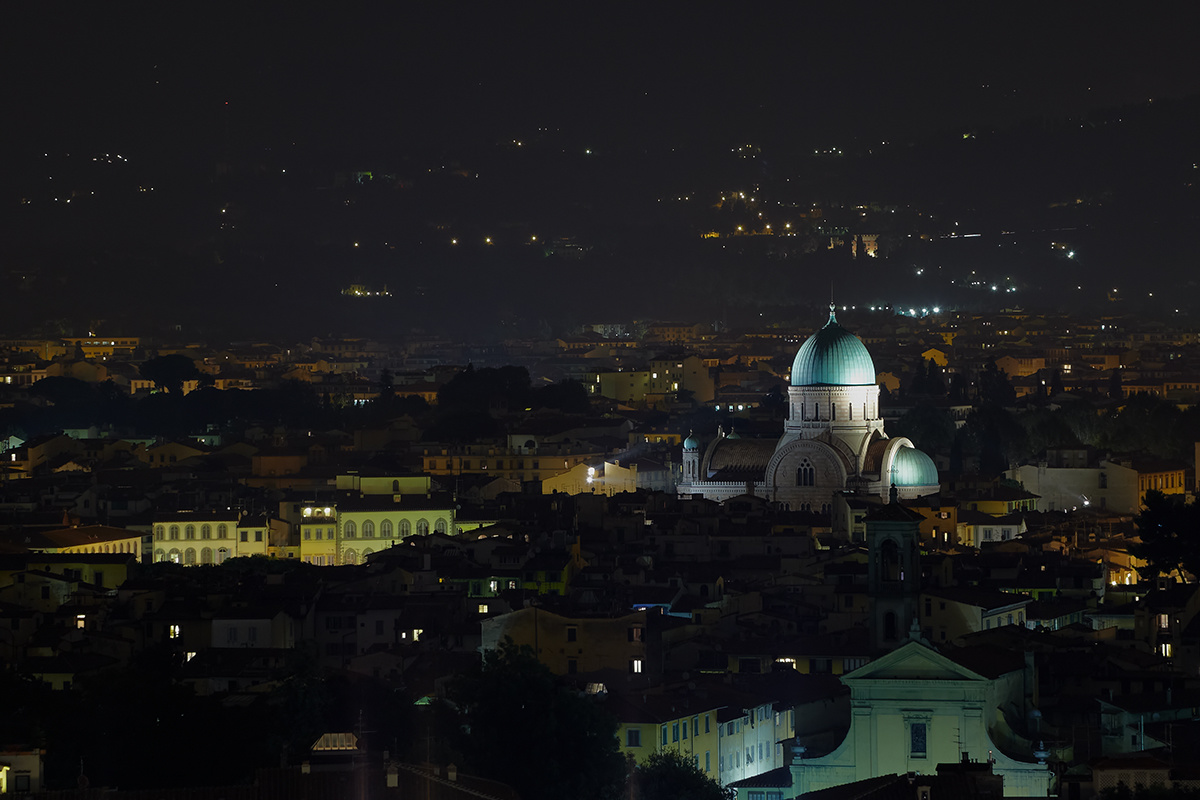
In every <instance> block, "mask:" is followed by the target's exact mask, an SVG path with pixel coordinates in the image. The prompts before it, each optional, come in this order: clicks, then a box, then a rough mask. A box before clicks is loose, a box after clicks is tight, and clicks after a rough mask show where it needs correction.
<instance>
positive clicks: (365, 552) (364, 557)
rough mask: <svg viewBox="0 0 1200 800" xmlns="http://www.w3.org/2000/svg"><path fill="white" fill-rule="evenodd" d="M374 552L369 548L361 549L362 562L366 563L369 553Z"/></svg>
mask: <svg viewBox="0 0 1200 800" xmlns="http://www.w3.org/2000/svg"><path fill="white" fill-rule="evenodd" d="M374 552H375V551H374V550H372V549H371V548H369V547H364V548H363V561H366V560H367V558H369V557H370V555H371V553H374Z"/></svg>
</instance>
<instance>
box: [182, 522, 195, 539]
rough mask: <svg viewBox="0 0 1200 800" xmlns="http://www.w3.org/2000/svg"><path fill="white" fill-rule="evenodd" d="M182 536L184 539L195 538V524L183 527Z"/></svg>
mask: <svg viewBox="0 0 1200 800" xmlns="http://www.w3.org/2000/svg"><path fill="white" fill-rule="evenodd" d="M183 538H185V539H195V538H196V526H195V525H188V526H186V527H184V529H183Z"/></svg>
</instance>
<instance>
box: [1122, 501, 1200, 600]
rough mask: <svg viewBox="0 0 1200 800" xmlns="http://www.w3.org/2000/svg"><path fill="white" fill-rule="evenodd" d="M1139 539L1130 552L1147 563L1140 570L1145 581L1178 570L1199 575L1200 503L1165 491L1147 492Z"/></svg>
mask: <svg viewBox="0 0 1200 800" xmlns="http://www.w3.org/2000/svg"><path fill="white" fill-rule="evenodd" d="M1137 528H1138V538H1139V539H1141V544H1134V545H1133V546H1131V547H1130V552H1131V553H1132V554H1133V555H1134V556H1137V557H1138V558H1143V559H1145V560H1146V562H1147V564H1146V566H1145V567H1142V568H1140V569H1139V570H1138V572H1139V573H1140V574H1141V575H1142V577H1143V578H1144V579H1146V580H1153V579H1154V578H1157V577H1158V576H1159V574H1160V573H1161V574H1164V575H1169V574H1170V573H1172V572H1174V571H1175V570H1177V569H1178V570H1180V571H1181V572H1184V573H1188V574H1189V575H1190V576H1191V577H1192V578H1193V579H1194V578H1195V576H1197V575H1200V539H1198V538H1197V536H1196V531H1197V530H1200V506H1197V505H1196V504H1195V503H1182V502H1178V501H1177V499H1176V498H1175V497H1168V496H1167V495H1165V494H1163V493H1162V492H1156V491H1151V492H1146V499H1145V501H1144V502H1143V510H1142V513H1141V515H1140V516H1138V518H1137Z"/></svg>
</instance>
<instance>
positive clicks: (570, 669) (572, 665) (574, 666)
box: [567, 658, 579, 675]
mask: <svg viewBox="0 0 1200 800" xmlns="http://www.w3.org/2000/svg"><path fill="white" fill-rule="evenodd" d="M577 672H579V659H577V658H568V659H567V674H568V675H574V674H575V673H577Z"/></svg>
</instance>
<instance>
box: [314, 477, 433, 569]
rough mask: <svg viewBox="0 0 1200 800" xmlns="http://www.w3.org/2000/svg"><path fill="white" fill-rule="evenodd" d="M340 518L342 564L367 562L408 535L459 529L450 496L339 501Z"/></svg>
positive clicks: (340, 555)
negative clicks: (455, 522) (369, 558)
mask: <svg viewBox="0 0 1200 800" xmlns="http://www.w3.org/2000/svg"><path fill="white" fill-rule="evenodd" d="M337 518H338V533H339V534H340V535H339V538H338V562H337V563H339V564H361V563H364V562H365V561H366V560H367V558H368V557H369V556H370V555H371V554H372V553H376V552H378V551H379V550H382V549H384V548H388V547H394V546H395V545H396V544H398V543H399V542H401V541H403V540H404V539H405V538H407V537H409V536H414V535H415V536H427V535H429V534H430V533H441V534H451V533H453V532H455V530H456V528H455V524H454V501H453V499H452V498H450V497H449V496H432V497H426V496H424V495H403V494H398V495H393V496H392V497H381V496H379V495H367V496H365V497H359V498H353V499H350V500H342V501H339V502H338V505H337ZM314 542H315V540H314Z"/></svg>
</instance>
